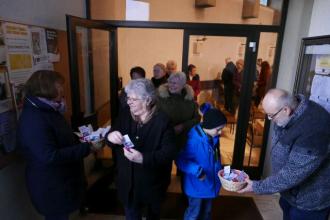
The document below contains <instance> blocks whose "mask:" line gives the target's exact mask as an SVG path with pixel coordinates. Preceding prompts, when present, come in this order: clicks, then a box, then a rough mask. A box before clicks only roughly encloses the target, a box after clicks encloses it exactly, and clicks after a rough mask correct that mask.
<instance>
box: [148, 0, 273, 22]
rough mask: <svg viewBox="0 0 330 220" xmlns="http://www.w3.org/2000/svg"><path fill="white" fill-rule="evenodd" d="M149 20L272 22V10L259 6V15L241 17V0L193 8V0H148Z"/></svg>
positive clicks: (222, 1)
mask: <svg viewBox="0 0 330 220" xmlns="http://www.w3.org/2000/svg"><path fill="white" fill-rule="evenodd" d="M148 2H150V20H151V21H183V22H205V23H230V24H272V23H273V10H272V9H269V8H267V7H260V11H259V17H258V18H253V19H242V18H241V17H242V8H243V0H217V1H216V7H209V8H195V0H179V1H177V0H166V1H159V0H150V1H148Z"/></svg>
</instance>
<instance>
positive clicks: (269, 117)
mask: <svg viewBox="0 0 330 220" xmlns="http://www.w3.org/2000/svg"><path fill="white" fill-rule="evenodd" d="M283 109H284V107H282V108H280V110H278V111H277V112H276V113H274V114H272V115H270V114H267V118H268V120H270V121H271V120H273V119H274V118H275V117H276V115H278V113H280V112H281V111H282V110H283Z"/></svg>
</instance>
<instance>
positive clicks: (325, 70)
mask: <svg viewBox="0 0 330 220" xmlns="http://www.w3.org/2000/svg"><path fill="white" fill-rule="evenodd" d="M315 73H318V74H322V75H328V74H330V55H316V64H315Z"/></svg>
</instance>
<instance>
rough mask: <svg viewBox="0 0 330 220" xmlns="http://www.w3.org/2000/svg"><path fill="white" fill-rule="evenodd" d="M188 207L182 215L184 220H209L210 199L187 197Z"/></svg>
mask: <svg viewBox="0 0 330 220" xmlns="http://www.w3.org/2000/svg"><path fill="white" fill-rule="evenodd" d="M188 203H189V206H188V208H187V209H186V211H185V213H184V220H195V219H198V220H211V208H212V199H203V198H193V197H190V196H188Z"/></svg>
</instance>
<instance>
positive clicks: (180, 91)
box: [158, 72, 200, 150]
mask: <svg viewBox="0 0 330 220" xmlns="http://www.w3.org/2000/svg"><path fill="white" fill-rule="evenodd" d="M186 82H187V77H186V74H185V73H183V72H177V73H172V74H171V75H170V76H169V78H168V80H167V83H166V84H163V85H161V86H160V87H159V88H158V93H159V102H158V105H159V107H160V109H161V110H163V111H164V112H165V113H166V114H167V115H168V116H169V118H170V120H171V124H172V126H173V127H174V131H175V135H176V138H175V142H176V147H177V149H178V150H180V149H182V148H183V147H184V146H185V144H186V139H187V134H188V131H189V130H190V129H191V128H192V127H193V126H194V125H195V124H197V123H199V121H200V115H199V114H198V106H197V104H196V103H195V102H194V91H193V89H192V88H191V86H189V85H187V84H186Z"/></svg>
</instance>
